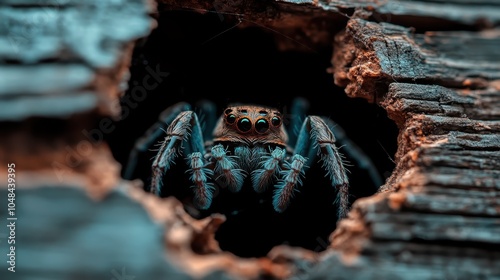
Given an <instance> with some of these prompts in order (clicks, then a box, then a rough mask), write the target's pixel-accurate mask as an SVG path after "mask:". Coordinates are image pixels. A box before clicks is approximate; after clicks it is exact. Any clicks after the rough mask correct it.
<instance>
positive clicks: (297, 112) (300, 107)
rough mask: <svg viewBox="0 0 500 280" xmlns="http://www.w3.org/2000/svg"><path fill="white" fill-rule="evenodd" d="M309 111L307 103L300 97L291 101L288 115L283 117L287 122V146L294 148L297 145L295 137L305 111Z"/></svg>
mask: <svg viewBox="0 0 500 280" xmlns="http://www.w3.org/2000/svg"><path fill="white" fill-rule="evenodd" d="M308 110H309V101H307V100H306V99H305V98H302V97H296V98H294V99H293V101H292V105H291V109H290V115H289V116H287V115H285V116H284V117H285V118H286V119H287V120H289V125H288V128H287V129H288V131H290V132H291V133H290V134H289V135H288V145H290V146H291V147H294V146H295V145H296V143H297V137H298V135H299V133H300V129H301V127H302V123H303V122H304V120H305V118H306V116H307V111H308Z"/></svg>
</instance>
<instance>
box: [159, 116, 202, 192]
mask: <svg viewBox="0 0 500 280" xmlns="http://www.w3.org/2000/svg"><path fill="white" fill-rule="evenodd" d="M183 150H184V151H185V152H186V154H188V156H187V159H188V165H190V169H189V170H188V172H191V174H192V176H191V178H192V181H193V182H194V183H195V194H198V193H199V192H209V191H210V190H211V187H210V186H209V185H208V184H206V180H205V181H204V180H203V176H202V175H200V174H199V172H203V173H204V174H203V175H204V176H208V175H209V174H208V173H207V172H205V171H206V169H203V168H202V167H204V163H203V157H202V156H201V155H202V154H203V152H204V143H203V134H202V131H201V127H200V122H199V121H198V117H197V115H196V113H194V112H193V111H184V112H181V113H180V114H179V115H178V116H177V117H176V118H175V119H174V120H173V121H172V123H171V124H170V125H169V126H168V128H167V136H166V137H165V140H164V141H163V143H162V144H161V147H160V150H159V151H158V154H157V155H156V157H155V159H154V161H153V165H152V172H153V176H152V182H151V185H152V187H151V192H152V193H156V194H157V195H160V194H161V187H162V177H163V174H164V173H165V172H166V171H167V170H169V169H170V167H171V165H172V164H173V163H174V161H175V159H176V158H177V156H179V155H180V154H181V153H182V152H183ZM200 160H201V161H202V162H201V163H200ZM203 182H204V183H203ZM200 188H202V189H203V190H199V189H200Z"/></svg>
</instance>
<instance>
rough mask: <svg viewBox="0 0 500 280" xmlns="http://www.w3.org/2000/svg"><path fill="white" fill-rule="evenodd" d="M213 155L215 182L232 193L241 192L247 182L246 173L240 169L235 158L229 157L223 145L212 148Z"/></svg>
mask: <svg viewBox="0 0 500 280" xmlns="http://www.w3.org/2000/svg"><path fill="white" fill-rule="evenodd" d="M211 155H212V157H211V161H212V162H213V164H214V167H213V170H214V177H215V181H217V182H218V183H219V184H221V185H222V186H223V187H227V188H229V190H230V191H232V192H239V191H240V190H241V187H242V186H243V182H244V180H245V173H244V172H243V170H242V169H240V166H239V165H238V163H237V162H236V159H235V157H234V156H228V155H227V151H226V149H225V148H224V146H223V145H222V144H217V145H215V146H214V147H212V150H211Z"/></svg>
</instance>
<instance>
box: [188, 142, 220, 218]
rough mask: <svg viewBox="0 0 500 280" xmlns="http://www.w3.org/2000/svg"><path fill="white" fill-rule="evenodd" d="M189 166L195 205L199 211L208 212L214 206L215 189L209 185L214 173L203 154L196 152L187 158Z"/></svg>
mask: <svg viewBox="0 0 500 280" xmlns="http://www.w3.org/2000/svg"><path fill="white" fill-rule="evenodd" d="M186 160H187V164H188V166H189V169H188V173H190V174H191V176H190V180H191V181H192V182H193V183H194V185H193V186H192V188H193V191H194V199H193V200H194V204H195V206H196V207H197V208H198V209H202V210H206V209H208V208H209V207H210V205H211V204H212V197H213V193H214V187H213V185H212V184H210V183H208V180H209V179H210V177H211V176H212V175H213V171H212V170H210V169H209V168H207V167H206V166H207V164H206V163H205V161H204V157H203V154H202V153H200V152H194V153H192V154H190V155H189V156H188V157H187V159H186Z"/></svg>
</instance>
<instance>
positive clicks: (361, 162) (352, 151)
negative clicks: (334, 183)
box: [323, 118, 383, 190]
mask: <svg viewBox="0 0 500 280" xmlns="http://www.w3.org/2000/svg"><path fill="white" fill-rule="evenodd" d="M323 120H324V121H325V123H326V124H327V125H328V127H329V128H330V130H331V131H332V132H333V134H334V135H335V138H336V140H337V143H339V144H341V146H342V150H343V151H345V154H346V155H347V156H348V157H349V158H351V159H353V160H354V161H355V162H356V163H355V165H356V166H357V167H359V168H361V169H363V170H365V171H366V172H367V173H368V176H370V178H371V180H372V182H373V184H374V185H375V187H376V190H378V188H379V187H380V186H381V185H382V184H383V180H382V177H381V176H380V174H379V172H378V171H377V168H376V167H375V164H374V163H373V162H372V160H371V159H370V158H369V157H368V156H367V155H366V154H365V153H364V152H363V150H362V149H361V148H360V147H359V146H358V145H356V144H355V143H354V142H352V141H351V140H350V139H349V138H348V137H347V136H346V133H345V131H344V130H343V129H342V128H341V127H340V126H338V125H337V124H336V123H335V122H334V121H332V120H330V119H328V118H323Z"/></svg>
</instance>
